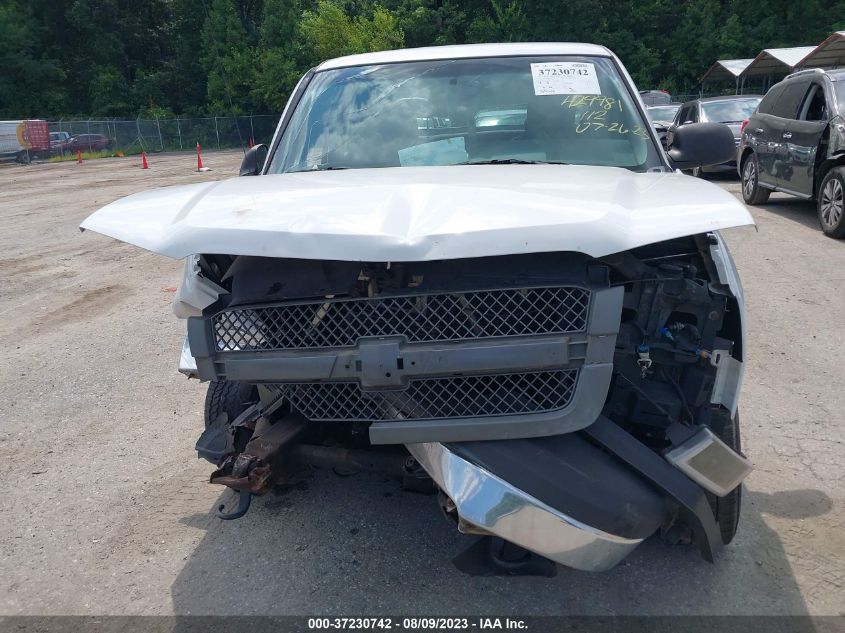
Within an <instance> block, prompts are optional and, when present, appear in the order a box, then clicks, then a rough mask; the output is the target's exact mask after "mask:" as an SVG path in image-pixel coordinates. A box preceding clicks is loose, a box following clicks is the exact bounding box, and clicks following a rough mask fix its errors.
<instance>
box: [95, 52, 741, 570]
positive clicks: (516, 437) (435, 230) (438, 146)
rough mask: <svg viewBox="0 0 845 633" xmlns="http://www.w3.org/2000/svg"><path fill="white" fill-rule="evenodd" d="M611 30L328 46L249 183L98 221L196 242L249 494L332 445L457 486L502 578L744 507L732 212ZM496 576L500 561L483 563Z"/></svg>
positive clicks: (227, 457)
mask: <svg viewBox="0 0 845 633" xmlns="http://www.w3.org/2000/svg"><path fill="white" fill-rule="evenodd" d="M733 153H734V141H733V135H732V133H731V132H730V130H729V129H728V128H727V127H725V126H722V125H721V124H709V123H701V124H693V125H686V126H683V127H681V128H679V129H678V130H677V132H676V133H675V135H674V138H673V141H672V146H670V147H669V148H668V152H664V151H663V150H662V148H661V146H660V143H659V141H658V139H657V137H656V136H655V133H654V131H653V129H652V127H651V125H650V124H649V122H648V118H647V117H646V115H645V112H644V108H643V104H642V103H641V101H640V99H639V97H638V95H637V90H636V89H635V87H634V85H633V83H632V81H631V78H630V77H629V76H628V74H627V72H626V71H625V69H624V68H623V67H622V65H621V63H620V62H619V60H618V59H617V58H616V57H615V56H614V55H613V54H612V53H611V52H609V51H608V50H607V49H605V48H603V47H600V46H593V45H586V44H502V45H476V46H457V47H441V48H430V49H414V50H402V51H388V52H380V53H370V54H366V55H358V56H352V57H346V58H341V59H335V60H331V61H327V62H325V63H323V64H322V65H320V66H319V67H317V68H315V69H313V70H312V71H310V72H308V73H307V74H306V75H305V76H304V77H303V78H302V80H301V81H300V82H299V84H298V85H297V87H296V89H295V91H294V93H293V95H292V96H291V98H290V101H289V103H288V105H287V107H286V109H285V111H284V113H283V115H282V118H281V121H280V123H279V126H278V129H277V131H276V134H275V136H274V138H273V141H272V143H271V145H270V147H269V148H268V147H267V146H263V145H261V146H258V147H256V148H254V149H252V150H250V151H249V152H248V153H247V155H246V156H245V158H244V162H243V165H242V168H241V175H242V176H253V177H239V178H233V179H230V180H224V181H221V182H213V183H201V184H196V185H188V186H180V187H170V188H165V189H158V190H153V191H148V192H144V193H139V194H135V195H132V196H129V197H127V198H124V199H122V200H118V201H117V202H114V203H112V204H110V205H108V206H106V207H104V208H103V209H100V210H99V211H97V212H96V213H94V214H93V215H92V216H90V217H89V218H88V219H87V220H85V222H84V223H83V224H82V228H83V229H91V230H93V231H97V232H99V233H103V234H105V235H108V236H111V237H114V238H117V239H120V240H123V241H126V242H129V243H131V244H135V245H137V246H140V247H143V248H146V249H149V250H151V251H154V252H156V253H160V254H162V255H166V256H168V257H173V258H184V259H185V262H186V264H185V272H184V279H183V280H182V284H181V287H180V289H179V292H178V295H177V299H176V302H175V306H174V308H175V312H176V314H177V316H179V317H181V318H187V321H188V328H187V329H188V336H187V339H186V344H185V348H184V350H183V354H182V367H181V369H182V371H183V372H185V373H188V374H191V375H196V376H198V377H199V378H200V379H202V380H207V381H210V385H209V390H208V398H207V402H206V412H205V423H206V430H205V432H204V433H203V434H202V436H201V437H200V439H199V441H198V443H197V450H198V452H199V454H200V456H202V457H204V458H206V459H208V460H210V461H212V462H213V463H214V464H215V465H216V467H217V470H216V471H215V472H214V473H213V474H212V476H211V481H212V482H214V483H220V484H224V485H226V486H229V487H231V488H232V489H234V490H235V491H238V493H239V495H240V497H239V507H238V509H237V510H235V511H234V512H229V513H226V512H225V511H224V508H223V507H222V506H221V507H220V508H219V509H218V514H219V515H220V516H221V518H235V517H238V516H241V515H243V514H244V512H246V510H247V508H248V506H249V502H250V499H251V498H252V496H253V495H258V494H261V493H263V492H266V491H267V490H268V489H269V488H270V487H271V486H272V485H274V483H276V482H279V481H281V480H283V479H284V478H285V477H289V476H290V475H291V472H295V470H296V468H297V467H298V466H301V465H302V464H317V465H323V466H326V465H332V466H334V467H335V468H342V469H344V470H356V469H369V468H386V469H390V470H395V471H396V472H397V474H398V475H399V476H401V477H402V479H403V482H404V485H405V486H406V487H407V488H409V489H418V490H419V489H424V488H426V487H429V488H430V489H431V490H432V491H434V490H436V491H437V492H438V494H439V500H440V504H441V506H442V509H443V510H444V512H445V513H446V515H447V516H448V517H450V518H451V519H453V520H454V521H455V524H456V525H457V527H458V529H459V530H460V531H462V532H464V533H467V534H477V535H481V537H482V538H481V539H480V540H479V541H478V543H477V545H474V546H473V547H472V548H470V550H468V552H467V553H465V554H464V555H461V556H459V557H458V558H457V559H456V564H458V565H459V567H461V568H462V569H465V570H466V571H470V572H472V573H508V574H550V573H553V571H554V567H555V565H554V564H555V563H560V564H563V565H568V566H571V567H574V568H577V569H583V570H604V569H608V568H610V567H612V566H613V565H615V564H616V563H617V562H619V561H620V560H621V559H622V558H624V557H625V556H626V555H627V554H628V553H629V552H631V551H632V550H633V549H634V548H635V547H636V546H637V545H638V544H639V543H640V542H642V541H643V540H644V539H646V538H648V537H649V536H651V535H652V534H655V533H658V532H659V533H661V534H662V535H663V536H664V537H666V538H669V539H672V540H674V541H678V542H680V541H686V542H692V543H695V544H696V545H697V546H698V548H699V549H700V551H701V553H702V555H703V556H704V558H706V559H708V560H711V561H712V560H713V556H714V553H715V551H716V550H717V549H718V548H719V547H720V546H722V544H724V543H728V542H729V541H730V540H731V539H732V537H733V535H734V533H735V531H736V527H737V521H738V517H739V506H740V483H741V481H742V479H743V478H744V477H745V475H746V474H747V473H748V472H749V470H750V465H749V464H748V462H747V461H746V459H745V458H744V457H743V456H742V455H741V453H740V435H739V418H738V414H737V397H738V393H739V388H740V383H741V380H742V373H743V360H744V355H745V353H746V350H745V341H744V326H743V298H742V290H741V287H740V283H739V280H738V277H737V273H736V270H735V268H734V265H733V262H732V260H731V258H730V255H729V254H728V251H727V249H726V247H725V244H724V242H723V241H722V239H721V237H720V236H719V233H718V230H719V229H723V228H727V227H735V226H740V225H746V224H751V223H752V219H751V217H750V215H749V214H748V212H747V210H746V209H745V207H744V206H743V205H742V204H740V203H739V202H738V201H737V200H736V199H735V198H734V197H733V196H732V195H730V194H729V193H727V192H725V191H723V190H721V189H720V188H718V187H716V186H715V185H712V184H710V183H707V182H705V181H703V180H698V179H695V178H691V177H689V176H685V175H683V174H682V173H680V172H679V171H678V170H679V169H681V168H683V169H689V168H692V167H695V166H699V165H707V164H718V163H722V162H724V161H726V160H730V159H731V158H732V157H733ZM479 570H481V571H479Z"/></svg>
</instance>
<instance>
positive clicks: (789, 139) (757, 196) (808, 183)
mask: <svg viewBox="0 0 845 633" xmlns="http://www.w3.org/2000/svg"><path fill="white" fill-rule="evenodd" d="M843 117H845V70H830V71H823V70H821V69H818V68H816V69H813V70H805V71H801V72H798V73H794V74H792V75H789V76H788V77H786V79H784V80H783V81H782V82H780V83H779V84H775V85H774V86H772V88H771V89H770V90H769V91H768V92H767V93H766V96H765V97H764V98H763V100H762V101H761V102H760V105H759V107H758V108H757V111H756V112H754V113H753V114H752V115H751V116H750V117H749V119H748V121H747V122H746V124H745V125H744V128H743V133H742V142H741V144H740V147H739V150H738V152H737V157H738V158H737V162H738V165H739V173H740V176H741V178H742V196H743V198H744V199H745V201H746V202H747V203H748V204H764V203H765V202H766V201H767V200H768V199H769V194H770V193H771V192H772V191H783V192H785V193H789V194H792V195H794V196H797V197H799V198H805V199H808V200H810V199H815V201H816V208H817V211H818V215H819V222H820V223H821V227H822V230H823V231H824V233H825V235H828V236H830V237H834V238H843V237H845V211H843V206H845V200H844V199H843V192H845V118H843Z"/></svg>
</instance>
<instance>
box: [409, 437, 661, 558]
mask: <svg viewBox="0 0 845 633" xmlns="http://www.w3.org/2000/svg"><path fill="white" fill-rule="evenodd" d="M407 448H408V450H409V451H410V452H411V454H412V455H413V456H414V458H415V459H416V460H417V461H418V462H419V463H420V465H422V467H423V468H424V469H425V470H426V472H427V473H428V474H429V476H431V478H432V479H434V481H435V482H436V483H437V485H438V486H439V487H440V488H441V489H442V490H443V492H444V493H445V494H446V495H447V496H448V497H449V498H450V499H451V500H452V501H453V502H454V504H455V506H456V508H457V512H458V515H459V517H460V519H461V521H462V522H463V523H467V524H470V525H471V526H473V528H477V529H473V530H472V531H473V532H477V531H478V530H480V531H482V532H487V533H489V534H492V535H495V536H499V537H501V538H503V539H505V540H506V541H510V542H512V543H515V544H517V545H519V546H520V547H523V548H525V549H527V550H530V551H532V552H535V553H537V554H540V555H541V556H544V557H546V558H548V559H550V560H553V561H555V562H557V563H560V564H562V565H566V566H568V567H573V568H575V569H580V570H584V571H605V570H607V569H610V568H612V567H614V566H615V565H616V564H617V563H619V561H621V560H622V559H623V558H625V557H626V556H627V555H628V554H630V553H631V551H633V549H634V548H635V547H636V546H637V545H639V544H640V543H641V542H642V541H643V540H644V539H642V538H637V539H631V538H624V537H621V536H616V535H614V534H608V533H607V532H604V531H602V530H599V529H596V528H594V527H592V526H590V525H586V524H584V523H582V522H580V521H577V520H576V519H573V518H572V517H570V516H567V515H566V514H564V513H562V512H560V511H559V510H555V509H554V508H551V507H549V506H548V505H546V504H544V503H543V502H541V501H539V500H538V499H536V498H534V497H532V496H530V495H528V494H526V493H525V492H523V491H521V490H519V489H518V488H516V487H515V486H513V485H511V484H510V483H508V482H507V481H504V480H503V479H501V478H499V477H497V476H496V475H494V474H492V473H490V472H488V471H486V470H484V469H483V468H480V467H478V466H475V465H473V464H471V463H470V462H468V461H466V460H465V459H463V458H461V457H459V456H458V455H456V454H455V453H453V452H452V451H450V450H449V449H447V448H446V447H445V446H444V445H443V444H439V443H433V442H432V443H425V444H408V445H407ZM459 529H461V524H460V523H459Z"/></svg>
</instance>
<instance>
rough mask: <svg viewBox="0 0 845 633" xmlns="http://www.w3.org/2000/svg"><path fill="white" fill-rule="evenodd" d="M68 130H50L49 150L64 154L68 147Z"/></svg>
mask: <svg viewBox="0 0 845 633" xmlns="http://www.w3.org/2000/svg"><path fill="white" fill-rule="evenodd" d="M70 139H71V136H70V132H50V152H51V153H52V154H64V153H65V152H67V151H69V149H70Z"/></svg>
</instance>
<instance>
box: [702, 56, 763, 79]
mask: <svg viewBox="0 0 845 633" xmlns="http://www.w3.org/2000/svg"><path fill="white" fill-rule="evenodd" d="M753 61H754V60H753V59H719V60H717V61H716V63H714V64H713V65H712V66H711V67H710V68H708V69H707V72H706V73H704V74H703V75H702V76H701V83H704V82H706V81H729V80H733V81H736V79H737V77H739V76H740V75H741V74H742V71H743V70H745V69H746V68H747V67H748V65H749V64H750V63H751V62H753Z"/></svg>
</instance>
